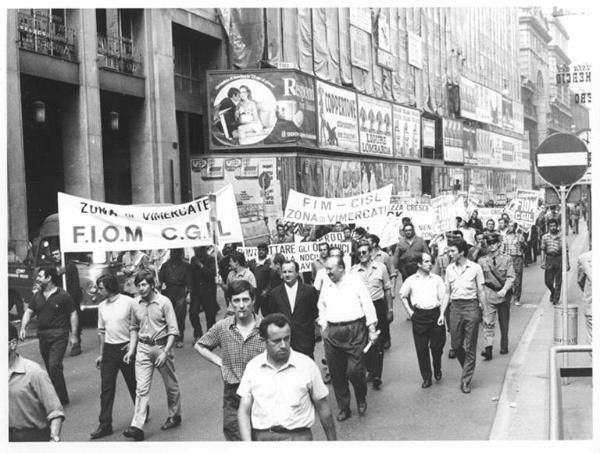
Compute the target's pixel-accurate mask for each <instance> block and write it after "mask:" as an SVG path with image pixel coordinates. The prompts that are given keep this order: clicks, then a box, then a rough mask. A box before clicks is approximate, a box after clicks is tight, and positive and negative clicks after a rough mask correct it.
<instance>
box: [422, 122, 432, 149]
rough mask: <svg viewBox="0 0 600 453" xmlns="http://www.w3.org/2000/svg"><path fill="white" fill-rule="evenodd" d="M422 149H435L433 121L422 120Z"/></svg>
mask: <svg viewBox="0 0 600 453" xmlns="http://www.w3.org/2000/svg"><path fill="white" fill-rule="evenodd" d="M421 124H422V125H423V147H428V148H435V121H434V120H427V119H425V118H423V119H422V123H421Z"/></svg>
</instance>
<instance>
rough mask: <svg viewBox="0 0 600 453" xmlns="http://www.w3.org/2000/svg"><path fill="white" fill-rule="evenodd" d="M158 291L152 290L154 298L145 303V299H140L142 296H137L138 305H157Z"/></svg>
mask: <svg viewBox="0 0 600 453" xmlns="http://www.w3.org/2000/svg"><path fill="white" fill-rule="evenodd" d="M156 296H158V291H156V290H154V297H153V298H152V300H151V301H150V302H148V301H146V300H145V299H143V298H142V296H138V297H139V298H140V300H138V304H141V303H142V302H147V304H148V305H150V304H158V297H156Z"/></svg>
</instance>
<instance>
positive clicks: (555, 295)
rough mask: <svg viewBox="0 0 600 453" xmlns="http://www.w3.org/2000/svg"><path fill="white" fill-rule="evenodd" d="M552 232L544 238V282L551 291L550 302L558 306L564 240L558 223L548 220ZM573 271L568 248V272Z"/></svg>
mask: <svg viewBox="0 0 600 453" xmlns="http://www.w3.org/2000/svg"><path fill="white" fill-rule="evenodd" d="M548 228H549V229H550V231H548V233H546V234H544V236H542V266H541V267H542V269H544V281H545V283H546V287H547V288H548V289H549V290H550V302H552V304H553V305H556V304H557V303H558V301H559V299H560V289H561V286H562V240H561V237H560V233H559V231H558V221H557V220H556V219H550V220H548ZM570 269H571V266H570V265H569V250H568V248H567V272H568V271H569V270H570Z"/></svg>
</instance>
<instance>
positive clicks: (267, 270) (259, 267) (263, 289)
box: [248, 242, 274, 313]
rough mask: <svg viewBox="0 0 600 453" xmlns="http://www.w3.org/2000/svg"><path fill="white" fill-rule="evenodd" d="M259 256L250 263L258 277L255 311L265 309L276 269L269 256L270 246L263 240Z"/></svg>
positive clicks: (250, 267) (256, 277)
mask: <svg viewBox="0 0 600 453" xmlns="http://www.w3.org/2000/svg"><path fill="white" fill-rule="evenodd" d="M257 249H258V257H257V258H256V259H253V260H252V261H250V263H249V266H248V267H249V269H250V271H251V272H252V273H253V274H254V278H255V279H256V303H255V304H254V312H255V313H258V312H259V310H265V309H266V305H267V302H268V298H269V292H270V291H271V289H272V288H271V278H272V275H273V272H274V270H273V269H272V266H271V259H270V258H269V246H268V244H267V243H266V242H261V243H260V244H258V246H257Z"/></svg>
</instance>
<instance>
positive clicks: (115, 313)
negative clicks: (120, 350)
mask: <svg viewBox="0 0 600 453" xmlns="http://www.w3.org/2000/svg"><path fill="white" fill-rule="evenodd" d="M132 304H133V299H132V298H131V297H129V296H126V295H125V294H118V295H116V297H115V298H114V299H113V300H110V299H107V300H105V301H103V302H101V303H100V304H99V305H98V332H100V333H103V334H104V342H105V343H109V344H121V343H127V342H128V341H129V325H130V318H131V306H132Z"/></svg>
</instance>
